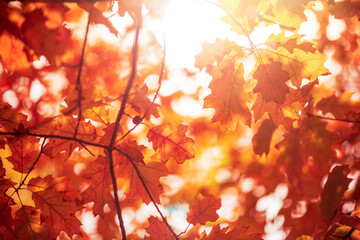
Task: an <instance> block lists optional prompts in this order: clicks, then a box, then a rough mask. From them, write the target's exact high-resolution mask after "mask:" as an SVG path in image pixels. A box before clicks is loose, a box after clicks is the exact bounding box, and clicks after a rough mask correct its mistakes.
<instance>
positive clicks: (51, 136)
mask: <svg viewBox="0 0 360 240" xmlns="http://www.w3.org/2000/svg"><path fill="white" fill-rule="evenodd" d="M0 135H8V136H35V137H43V138H56V139H62V140H70V141H75V142H78V143H79V144H86V145H90V146H94V147H100V148H104V149H107V148H108V146H106V145H102V144H100V143H94V142H89V141H85V140H81V139H78V138H76V137H66V136H60V135H54V134H38V133H31V132H0Z"/></svg>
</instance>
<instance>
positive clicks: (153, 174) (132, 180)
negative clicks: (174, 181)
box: [116, 157, 169, 204]
mask: <svg viewBox="0 0 360 240" xmlns="http://www.w3.org/2000/svg"><path fill="white" fill-rule="evenodd" d="M130 161H131V160H129V159H125V158H123V157H120V158H119V159H117V160H116V162H117V163H116V165H117V167H116V168H117V170H116V174H117V176H118V177H119V178H123V179H124V180H125V183H124V186H123V190H124V193H125V195H126V196H127V197H128V198H140V199H141V200H142V201H143V202H144V203H145V204H149V203H150V202H151V198H150V196H149V194H151V196H152V198H153V199H154V201H155V202H156V203H160V194H162V193H163V192H164V190H163V187H162V185H161V184H160V180H159V179H160V177H163V176H167V175H168V174H169V170H168V169H167V168H166V166H165V164H164V163H162V162H149V163H147V164H141V163H136V162H134V165H133V164H131V162H130ZM135 167H136V169H135ZM144 184H145V185H146V188H145V187H144Z"/></svg>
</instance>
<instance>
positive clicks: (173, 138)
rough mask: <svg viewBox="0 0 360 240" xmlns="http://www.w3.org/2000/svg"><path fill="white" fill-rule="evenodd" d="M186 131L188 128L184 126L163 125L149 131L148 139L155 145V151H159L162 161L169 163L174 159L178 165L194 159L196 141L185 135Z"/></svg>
mask: <svg viewBox="0 0 360 240" xmlns="http://www.w3.org/2000/svg"><path fill="white" fill-rule="evenodd" d="M186 130H187V126H186V125H182V124H180V125H178V126H176V127H172V126H171V125H170V124H163V125H160V126H157V127H154V128H151V129H150V130H149V132H148V134H147V138H148V139H149V141H150V142H152V143H153V147H154V149H155V150H158V151H159V154H160V159H161V161H163V162H167V161H168V160H169V159H170V158H171V157H173V158H174V159H175V160H176V162H177V163H179V164H182V163H184V162H185V160H187V159H190V158H193V157H194V153H193V150H192V145H193V144H194V140H192V139H191V138H189V137H187V136H186V135H185V133H186Z"/></svg>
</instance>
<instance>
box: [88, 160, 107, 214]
mask: <svg viewBox="0 0 360 240" xmlns="http://www.w3.org/2000/svg"><path fill="white" fill-rule="evenodd" d="M83 177H84V178H88V179H90V180H91V182H90V185H89V187H88V188H87V189H86V190H85V191H84V192H82V194H81V195H82V197H83V198H82V202H83V203H88V202H94V207H93V212H94V215H95V216H97V215H100V216H101V217H102V218H104V217H105V216H104V210H103V209H104V205H105V204H108V205H109V206H110V208H111V209H113V205H114V198H113V196H112V195H111V194H110V192H111V189H110V186H111V176H110V168H109V160H108V159H107V158H106V157H103V156H99V158H98V159H97V160H95V161H94V162H92V163H90V164H89V166H88V167H87V168H86V170H85V172H84V174H83Z"/></svg>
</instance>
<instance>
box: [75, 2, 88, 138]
mask: <svg viewBox="0 0 360 240" xmlns="http://www.w3.org/2000/svg"><path fill="white" fill-rule="evenodd" d="M91 10H92V6H91V7H90V9H89V15H88V21H87V24H86V30H85V37H84V42H83V46H82V50H81V56H80V62H79V70H78V74H77V77H76V91H77V92H78V107H79V114H78V121H77V124H76V128H75V132H74V137H76V134H77V132H78V129H79V125H80V121H81V115H82V110H81V98H82V85H81V73H82V69H83V65H84V57H85V48H86V42H87V37H88V35H89V28H90V20H91Z"/></svg>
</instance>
